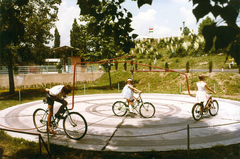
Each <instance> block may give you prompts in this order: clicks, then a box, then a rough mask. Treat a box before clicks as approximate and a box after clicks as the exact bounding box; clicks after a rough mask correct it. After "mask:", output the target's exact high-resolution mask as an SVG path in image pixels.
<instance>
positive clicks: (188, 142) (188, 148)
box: [187, 125, 190, 158]
mask: <svg viewBox="0 0 240 159" xmlns="http://www.w3.org/2000/svg"><path fill="white" fill-rule="evenodd" d="M189 150H190V134H189V125H187V156H188V158H189Z"/></svg>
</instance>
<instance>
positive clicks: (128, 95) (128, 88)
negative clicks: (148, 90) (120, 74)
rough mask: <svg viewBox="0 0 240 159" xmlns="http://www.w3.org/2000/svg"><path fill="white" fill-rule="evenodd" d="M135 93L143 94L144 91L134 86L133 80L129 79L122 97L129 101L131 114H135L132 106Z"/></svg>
mask: <svg viewBox="0 0 240 159" xmlns="http://www.w3.org/2000/svg"><path fill="white" fill-rule="evenodd" d="M133 92H135V93H142V91H140V90H138V89H136V88H134V87H133V86H132V79H131V78H129V79H127V81H126V85H125V86H124V88H123V90H122V96H123V98H125V99H127V102H128V105H129V111H130V113H131V114H133V109H132V106H133V104H134V102H133V101H134V97H133Z"/></svg>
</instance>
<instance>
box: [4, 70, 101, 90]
mask: <svg viewBox="0 0 240 159" xmlns="http://www.w3.org/2000/svg"><path fill="white" fill-rule="evenodd" d="M103 74H104V72H98V73H77V74H76V75H75V81H95V80H96V79H98V78H100V77H101V76H102V75H103ZM52 82H53V83H63V82H65V83H70V82H71V84H72V83H73V73H59V74H19V75H14V84H15V86H26V85H34V84H43V83H44V84H46V83H52ZM0 86H2V87H9V79H8V75H0Z"/></svg>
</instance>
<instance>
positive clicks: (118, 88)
mask: <svg viewBox="0 0 240 159" xmlns="http://www.w3.org/2000/svg"><path fill="white" fill-rule="evenodd" d="M119 90H120V85H119V83H118V92H119Z"/></svg>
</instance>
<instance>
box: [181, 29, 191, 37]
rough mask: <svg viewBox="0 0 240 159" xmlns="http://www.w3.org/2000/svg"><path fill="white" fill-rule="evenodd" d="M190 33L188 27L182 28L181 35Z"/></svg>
mask: <svg viewBox="0 0 240 159" xmlns="http://www.w3.org/2000/svg"><path fill="white" fill-rule="evenodd" d="M190 33H191V31H190V29H189V28H188V27H184V28H183V35H185V36H188V35H189V34H190Z"/></svg>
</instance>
